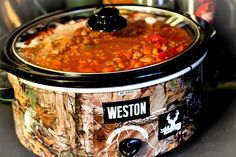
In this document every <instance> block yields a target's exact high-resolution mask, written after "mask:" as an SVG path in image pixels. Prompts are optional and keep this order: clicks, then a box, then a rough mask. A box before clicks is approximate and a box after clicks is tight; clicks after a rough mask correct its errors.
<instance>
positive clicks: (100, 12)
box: [87, 7, 127, 32]
mask: <svg viewBox="0 0 236 157" xmlns="http://www.w3.org/2000/svg"><path fill="white" fill-rule="evenodd" d="M87 25H88V27H89V28H91V29H93V30H95V31H100V32H114V31H117V30H120V29H122V28H124V27H125V26H126V25H127V21H126V19H125V18H124V17H122V16H119V10H118V9H116V8H115V7H102V8H99V9H96V10H95V11H94V16H92V17H90V18H89V19H88V21H87Z"/></svg>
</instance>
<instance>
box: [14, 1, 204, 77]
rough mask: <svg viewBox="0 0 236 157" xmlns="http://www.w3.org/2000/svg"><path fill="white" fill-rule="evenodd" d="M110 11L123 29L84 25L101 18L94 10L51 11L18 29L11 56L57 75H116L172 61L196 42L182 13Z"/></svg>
mask: <svg viewBox="0 0 236 157" xmlns="http://www.w3.org/2000/svg"><path fill="white" fill-rule="evenodd" d="M107 7H108V6H106V9H107ZM115 7H116V8H117V9H119V11H118V14H119V15H118V14H116V15H117V16H119V17H122V19H125V20H126V23H125V25H122V27H121V26H120V25H119V23H116V22H119V21H118V20H117V19H115V20H114V19H112V20H113V22H114V23H111V22H110V21H107V20H104V19H98V21H97V22H96V23H98V24H101V23H102V24H104V23H105V25H107V24H110V25H111V27H117V28H119V29H117V30H114V31H113V30H111V31H110V30H108V31H106V30H105V31H104V30H103V31H102V30H99V29H98V30H95V29H93V28H91V27H90V26H89V22H88V21H89V20H90V23H94V21H93V20H96V19H92V18H94V17H96V16H98V15H102V16H104V14H102V13H98V14H97V15H96V14H95V15H94V12H96V10H97V8H85V9H74V10H68V11H64V12H60V13H52V14H50V15H47V16H44V17H41V18H39V19H36V20H34V21H33V22H31V23H28V24H27V25H25V27H22V29H21V30H20V32H19V33H18V34H17V35H16V37H15V38H14V41H13V44H12V49H13V53H14V55H15V56H16V57H17V58H18V59H19V60H20V61H22V62H23V63H25V64H27V65H29V66H32V67H34V68H38V69H43V70H46V71H52V72H56V73H67V74H78V73H85V74H96V73H117V72H119V73H120V72H127V71H136V70H140V69H146V68H150V67H153V66H158V65H162V64H165V63H167V62H171V61H172V60H175V59H176V58H179V57H181V56H182V55H183V54H185V53H187V52H188V51H189V50H190V49H191V48H192V47H193V46H194V45H195V44H196V42H197V40H198V39H199V38H200V32H199V29H198V26H197V25H196V24H195V22H194V21H192V20H191V19H189V18H187V17H185V16H183V15H181V14H178V13H175V12H172V11H168V10H163V9H158V8H152V7H144V6H115ZM112 8H114V6H110V7H108V9H112ZM106 11H107V10H106ZM106 16H107V17H109V18H110V16H109V14H108V15H106ZM91 17H92V18H91ZM91 21H92V22H91ZM118 26H119V27H118ZM100 27H101V28H103V26H100ZM100 27H99V28H100Z"/></svg>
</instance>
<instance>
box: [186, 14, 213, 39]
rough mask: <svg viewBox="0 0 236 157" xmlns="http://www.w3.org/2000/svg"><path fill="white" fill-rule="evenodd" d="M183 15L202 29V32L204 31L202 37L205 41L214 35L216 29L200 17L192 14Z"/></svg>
mask: <svg viewBox="0 0 236 157" xmlns="http://www.w3.org/2000/svg"><path fill="white" fill-rule="evenodd" d="M184 15H185V16H187V17H188V18H190V19H192V20H193V21H195V22H196V23H197V25H199V26H200V27H202V30H203V31H204V35H205V37H206V39H211V38H213V37H214V36H215V35H216V29H215V28H214V27H213V25H211V24H210V23H209V22H207V21H206V20H204V19H202V18H200V17H197V16H195V15H193V14H188V13H184Z"/></svg>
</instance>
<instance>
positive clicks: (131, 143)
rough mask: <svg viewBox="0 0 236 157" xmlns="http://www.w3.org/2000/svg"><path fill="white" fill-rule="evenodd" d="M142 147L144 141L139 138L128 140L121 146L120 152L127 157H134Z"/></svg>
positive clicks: (122, 142)
mask: <svg viewBox="0 0 236 157" xmlns="http://www.w3.org/2000/svg"><path fill="white" fill-rule="evenodd" d="M141 146H142V140H140V139H137V138H126V139H124V140H122V141H121V142H120V144H119V151H120V153H121V154H122V155H124V156H125V157H132V156H134V155H135V154H136V153H137V152H138V151H139V149H140V148H141Z"/></svg>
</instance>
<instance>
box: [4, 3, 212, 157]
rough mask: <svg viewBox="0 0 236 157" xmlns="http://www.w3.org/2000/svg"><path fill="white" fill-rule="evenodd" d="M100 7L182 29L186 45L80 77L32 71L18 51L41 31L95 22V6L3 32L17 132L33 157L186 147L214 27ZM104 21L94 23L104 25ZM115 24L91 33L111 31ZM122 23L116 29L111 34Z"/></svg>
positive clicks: (165, 13) (180, 17) (135, 9)
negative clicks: (157, 59) (159, 57)
mask: <svg viewBox="0 0 236 157" xmlns="http://www.w3.org/2000/svg"><path fill="white" fill-rule="evenodd" d="M100 7H104V6H100ZM105 7H108V8H116V9H118V10H119V12H120V15H119V18H120V17H121V18H122V19H125V18H126V15H127V14H130V13H131V14H133V13H137V15H140V14H139V13H142V14H143V13H145V15H148V16H145V17H139V16H137V18H145V19H146V18H149V19H150V17H152V20H155V21H162V22H164V23H166V24H169V25H171V26H175V27H178V28H181V29H184V30H185V31H186V32H187V33H188V34H189V36H190V37H191V39H192V42H191V44H190V45H189V46H188V47H187V48H186V49H185V50H183V52H181V54H178V55H177V56H175V57H172V58H170V59H167V60H165V61H163V62H161V63H156V64H152V65H148V66H144V67H138V68H134V69H128V70H121V71H112V72H98V73H97V72H86V73H83V72H68V71H60V70H53V69H49V68H45V67H41V66H39V65H35V64H33V63H31V62H29V61H27V60H26V59H25V58H24V57H22V56H20V55H19V53H18V52H19V45H21V44H22V42H21V41H22V40H25V39H27V38H29V37H32V36H34V35H35V34H36V33H37V32H38V31H39V30H41V28H42V27H53V29H54V28H56V27H58V25H60V24H65V23H74V22H75V21H79V20H80V19H86V20H87V19H88V21H89V20H91V19H92V18H94V17H95V19H96V18H97V17H96V15H95V16H94V11H95V12H96V10H97V6H91V7H83V8H76V9H70V10H65V11H59V12H54V13H51V14H47V15H45V16H41V17H39V18H36V19H35V20H33V21H30V22H28V23H26V24H24V25H23V26H21V27H19V28H18V29H16V30H15V31H14V32H12V33H11V34H9V35H8V36H7V37H6V38H4V39H3V41H2V42H3V48H2V49H1V54H0V55H1V57H0V59H1V62H0V67H1V69H3V70H5V71H7V73H8V77H9V81H10V83H11V84H12V86H13V89H14V101H13V103H12V107H13V114H14V119H15V128H16V134H17V136H18V138H19V140H20V142H21V143H22V144H23V145H24V146H25V147H26V148H27V149H29V150H31V151H33V152H34V153H35V154H36V155H38V156H47V157H50V156H157V155H160V154H163V153H165V152H168V151H170V150H172V149H174V148H176V147H177V146H179V145H180V144H182V143H183V142H185V141H187V140H188V139H189V138H190V137H191V136H192V135H193V134H194V133H195V132H196V130H197V128H198V125H199V124H198V121H199V116H200V113H201V107H202V100H201V81H202V69H201V65H202V64H201V63H202V62H203V61H204V59H205V57H206V55H207V50H208V47H207V44H208V42H209V40H210V39H211V38H212V36H213V35H214V33H215V32H214V29H213V28H212V27H211V26H210V25H209V24H208V23H207V22H205V21H204V20H202V19H198V18H194V19H193V16H191V17H190V16H188V15H184V14H181V13H177V12H174V11H170V10H166V9H161V8H155V7H147V6H141V5H109V6H105ZM142 14H141V15H142ZM102 16H104V15H103V14H102ZM106 16H107V17H110V15H106ZM149 16H150V17H149ZM102 20H103V21H102ZM102 20H101V19H100V22H98V23H99V24H101V21H102V23H103V24H104V21H105V25H106V24H107V23H108V24H109V22H110V21H106V20H104V19H102ZM113 22H114V21H113ZM88 23H89V22H88ZM88 23H87V24H88ZM90 23H92V25H93V24H94V21H92V22H91V21H90ZM98 23H96V22H95V25H96V24H98ZM88 25H89V24H88ZM117 25H118V24H112V28H111V27H110V26H109V28H107V27H106V28H105V29H104V28H103V27H99V29H98V30H94V31H100V32H101V33H103V32H105V31H116V30H113V27H118V26H117ZM126 25H127V24H124V25H120V24H119V27H120V28H117V29H121V30H122V29H123V27H127V26H126ZM85 27H87V25H85ZM104 27H105V26H104ZM92 29H93V28H92ZM107 29H108V30H107ZM42 40H44V38H43V39H42ZM107 44H109V43H107ZM36 52H37V50H36ZM94 55H95V54H94Z"/></svg>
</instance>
